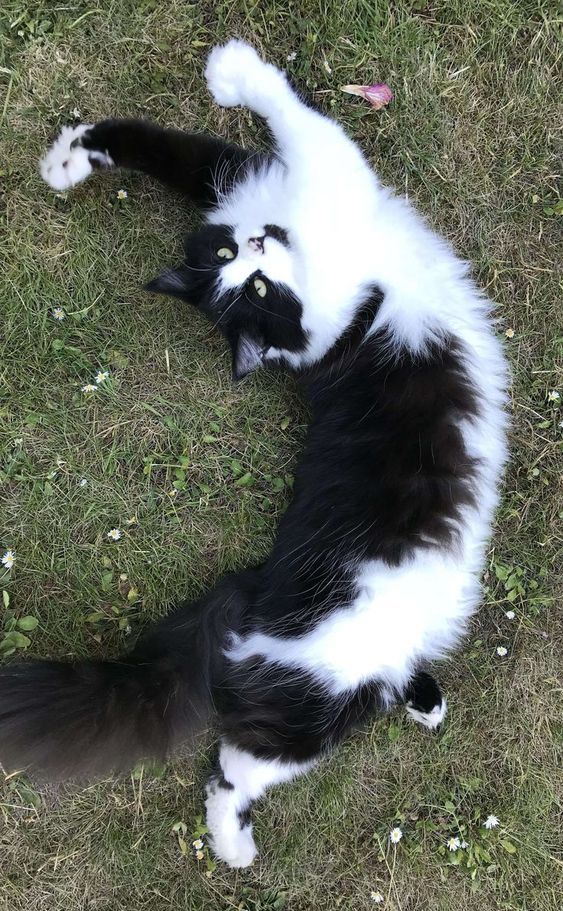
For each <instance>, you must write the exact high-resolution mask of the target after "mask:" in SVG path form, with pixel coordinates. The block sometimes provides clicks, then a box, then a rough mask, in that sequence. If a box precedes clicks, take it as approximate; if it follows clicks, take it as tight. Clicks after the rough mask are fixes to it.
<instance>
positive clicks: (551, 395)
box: [547, 389, 561, 402]
mask: <svg viewBox="0 0 563 911" xmlns="http://www.w3.org/2000/svg"><path fill="white" fill-rule="evenodd" d="M560 398H561V393H560V392H557V389H552V390H551V392H548V393H547V401H548V402H558V401H559V399H560Z"/></svg>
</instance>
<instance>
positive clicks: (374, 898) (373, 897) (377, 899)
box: [369, 892, 385, 905]
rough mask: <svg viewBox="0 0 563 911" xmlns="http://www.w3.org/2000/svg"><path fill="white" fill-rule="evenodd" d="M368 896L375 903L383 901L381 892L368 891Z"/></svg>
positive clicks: (378, 903)
mask: <svg viewBox="0 0 563 911" xmlns="http://www.w3.org/2000/svg"><path fill="white" fill-rule="evenodd" d="M369 897H370V898H371V900H372V902H374V904H376V905H381V904H383V902H384V901H385V899H384V898H383V895H382V894H381V892H370V894H369Z"/></svg>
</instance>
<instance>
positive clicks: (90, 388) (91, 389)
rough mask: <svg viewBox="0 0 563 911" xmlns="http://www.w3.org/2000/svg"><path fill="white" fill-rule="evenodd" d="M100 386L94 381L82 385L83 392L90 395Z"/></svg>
mask: <svg viewBox="0 0 563 911" xmlns="http://www.w3.org/2000/svg"><path fill="white" fill-rule="evenodd" d="M97 388H98V387H97V386H94V384H93V383H86V385H85V386H82V392H83V393H84V394H85V395H88V394H89V393H90V392H95V391H96V389H97Z"/></svg>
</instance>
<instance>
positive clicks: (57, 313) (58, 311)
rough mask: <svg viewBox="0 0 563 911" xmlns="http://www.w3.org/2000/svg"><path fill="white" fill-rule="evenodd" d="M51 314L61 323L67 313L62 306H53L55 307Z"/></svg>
mask: <svg viewBox="0 0 563 911" xmlns="http://www.w3.org/2000/svg"><path fill="white" fill-rule="evenodd" d="M51 316H52V317H53V319H56V320H58V321H59V323H60V322H62V320H63V319H64V318H65V316H66V313H65V312H64V310H63V308H62V307H53V309H52V310H51Z"/></svg>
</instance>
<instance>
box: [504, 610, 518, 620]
mask: <svg viewBox="0 0 563 911" xmlns="http://www.w3.org/2000/svg"><path fill="white" fill-rule="evenodd" d="M504 616H505V617H506V619H507V620H514V618H515V616H516V614H515V613H514V611H513V610H507V611H506V613H505V615H504Z"/></svg>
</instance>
